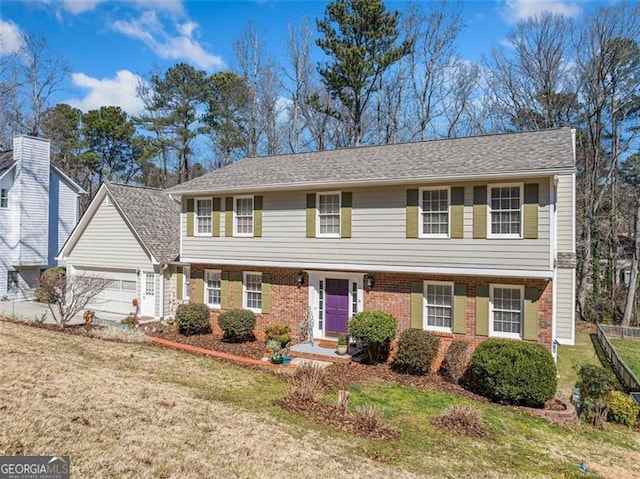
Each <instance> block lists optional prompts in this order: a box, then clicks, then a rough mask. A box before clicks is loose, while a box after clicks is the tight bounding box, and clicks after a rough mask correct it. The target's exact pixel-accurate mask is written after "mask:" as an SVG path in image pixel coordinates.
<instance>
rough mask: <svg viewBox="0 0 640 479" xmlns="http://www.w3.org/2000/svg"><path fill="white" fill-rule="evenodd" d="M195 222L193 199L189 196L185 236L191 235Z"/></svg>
mask: <svg viewBox="0 0 640 479" xmlns="http://www.w3.org/2000/svg"><path fill="white" fill-rule="evenodd" d="M195 222H196V214H195V200H194V199H193V198H189V199H188V200H187V236H193V228H194V225H195Z"/></svg>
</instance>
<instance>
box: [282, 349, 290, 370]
mask: <svg viewBox="0 0 640 479" xmlns="http://www.w3.org/2000/svg"><path fill="white" fill-rule="evenodd" d="M282 364H283V365H284V366H289V365H290V364H291V354H289V348H288V347H286V348H284V349H283V356H282Z"/></svg>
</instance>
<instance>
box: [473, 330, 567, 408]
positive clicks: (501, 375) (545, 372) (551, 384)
mask: <svg viewBox="0 0 640 479" xmlns="http://www.w3.org/2000/svg"><path fill="white" fill-rule="evenodd" d="M471 373H472V375H471V380H472V386H473V388H474V389H475V390H476V391H477V392H478V393H479V394H482V395H483V396H486V397H489V398H492V399H494V400H496V401H500V402H503V403H507V404H515V405H521V406H531V407H542V406H544V403H545V402H546V401H548V400H549V399H551V398H552V397H553V396H554V395H555V392H556V385H557V379H556V365H555V363H554V362H553V357H552V356H551V353H550V352H549V350H547V349H546V348H545V347H544V346H542V345H541V344H537V343H525V342H522V341H513V340H508V339H488V340H486V341H484V342H482V343H480V344H479V345H478V347H477V348H476V350H475V351H474V353H473V356H472V359H471Z"/></svg>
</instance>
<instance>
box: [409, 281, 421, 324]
mask: <svg viewBox="0 0 640 479" xmlns="http://www.w3.org/2000/svg"><path fill="white" fill-rule="evenodd" d="M423 310H424V290H423V283H422V282H415V283H411V327H412V328H414V329H422V328H423V326H422V324H423V323H422V314H423Z"/></svg>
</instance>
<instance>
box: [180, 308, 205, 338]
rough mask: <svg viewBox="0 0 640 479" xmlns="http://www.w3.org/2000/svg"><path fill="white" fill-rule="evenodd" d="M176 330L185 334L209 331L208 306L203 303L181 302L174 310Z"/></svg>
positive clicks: (190, 334)
mask: <svg viewBox="0 0 640 479" xmlns="http://www.w3.org/2000/svg"><path fill="white" fill-rule="evenodd" d="M176 324H177V325H178V331H179V332H180V334H184V335H185V336H192V335H194V334H205V333H210V332H211V323H210V322H209V306H207V305H206V304H203V303H188V304H181V305H180V306H178V309H177V310H176Z"/></svg>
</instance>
